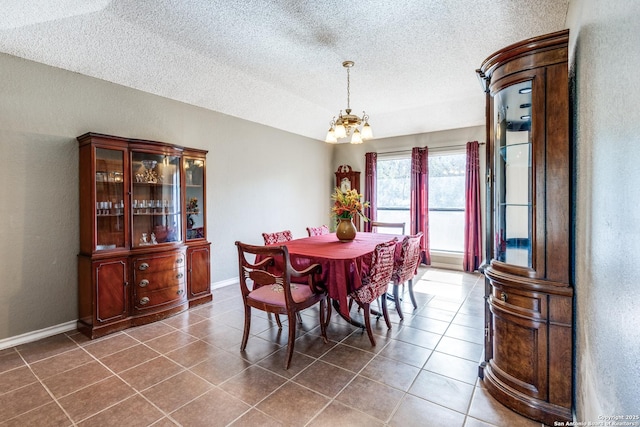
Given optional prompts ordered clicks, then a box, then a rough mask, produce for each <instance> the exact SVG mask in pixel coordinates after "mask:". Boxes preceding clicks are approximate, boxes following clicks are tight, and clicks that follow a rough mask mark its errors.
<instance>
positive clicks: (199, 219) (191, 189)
mask: <svg viewBox="0 0 640 427" xmlns="http://www.w3.org/2000/svg"><path fill="white" fill-rule="evenodd" d="M184 161H185V164H184V176H185V181H186V185H185V188H186V193H187V194H186V201H187V212H186V213H187V223H186V224H187V240H193V239H204V238H205V237H206V236H205V228H204V218H205V212H204V206H205V203H204V201H205V200H204V169H205V168H204V159H197V158H191V157H185V159H184Z"/></svg>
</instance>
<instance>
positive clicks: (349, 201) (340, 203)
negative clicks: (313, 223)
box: [331, 188, 370, 222]
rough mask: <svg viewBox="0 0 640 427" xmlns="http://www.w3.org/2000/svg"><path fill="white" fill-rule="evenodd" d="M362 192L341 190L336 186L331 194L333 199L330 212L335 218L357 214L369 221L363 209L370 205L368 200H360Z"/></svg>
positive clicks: (350, 216)
mask: <svg viewBox="0 0 640 427" xmlns="http://www.w3.org/2000/svg"><path fill="white" fill-rule="evenodd" d="M362 198H363V196H362V194H359V193H358V192H357V191H356V190H347V191H346V192H342V190H340V188H336V190H335V191H334V193H333V194H332V195H331V200H333V207H332V208H331V212H332V213H333V214H334V215H335V216H336V217H337V218H353V217H354V216H356V215H359V216H360V217H361V218H362V219H363V220H364V221H365V222H367V221H369V218H367V217H366V215H365V214H364V209H365V208H368V207H369V206H370V203H369V202H362Z"/></svg>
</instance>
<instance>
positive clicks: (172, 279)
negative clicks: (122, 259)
mask: <svg viewBox="0 0 640 427" xmlns="http://www.w3.org/2000/svg"><path fill="white" fill-rule="evenodd" d="M134 278H135V281H134V285H135V291H136V293H138V292H140V291H144V290H146V291H155V290H158V289H162V288H167V287H171V286H178V285H182V284H184V282H185V268H184V267H179V268H175V269H173V270H165V271H159V272H154V273H150V272H147V271H143V272H136V274H134Z"/></svg>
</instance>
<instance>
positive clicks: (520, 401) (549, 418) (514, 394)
mask: <svg viewBox="0 0 640 427" xmlns="http://www.w3.org/2000/svg"><path fill="white" fill-rule="evenodd" d="M482 377H483V380H482V383H483V385H484V387H485V388H486V389H487V391H488V392H489V394H490V395H491V396H493V397H494V398H495V399H496V400H497V401H498V402H500V403H502V404H503V405H505V406H506V407H508V408H509V409H511V410H513V411H515V412H517V413H519V414H521V415H524V416H525V417H527V418H531V419H533V420H536V421H540V422H541V423H544V424H545V425H550V426H552V425H554V422H555V421H561V422H564V423H566V422H567V421H571V420H572V419H573V418H572V415H571V410H570V409H569V408H565V407H561V406H557V405H553V404H550V403H549V402H546V401H543V400H538V399H534V398H532V397H531V396H527V395H525V394H523V393H521V392H519V391H518V390H515V389H514V388H512V387H510V386H508V385H507V384H505V383H504V382H502V381H500V379H498V378H497V377H496V375H495V374H494V372H493V369H492V364H491V362H489V363H487V364H486V365H485V366H484V367H483V372H482Z"/></svg>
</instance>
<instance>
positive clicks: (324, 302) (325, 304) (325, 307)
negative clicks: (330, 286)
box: [320, 297, 331, 344]
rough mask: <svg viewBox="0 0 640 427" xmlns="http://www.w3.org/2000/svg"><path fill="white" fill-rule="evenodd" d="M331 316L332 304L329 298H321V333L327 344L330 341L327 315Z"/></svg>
mask: <svg viewBox="0 0 640 427" xmlns="http://www.w3.org/2000/svg"><path fill="white" fill-rule="evenodd" d="M329 316H331V304H329V298H328V297H327V298H322V299H321V300H320V334H321V335H322V340H323V341H324V343H325V344H327V343H328V342H329V340H328V339H327V325H328V324H329V322H328V321H327V317H329Z"/></svg>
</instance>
